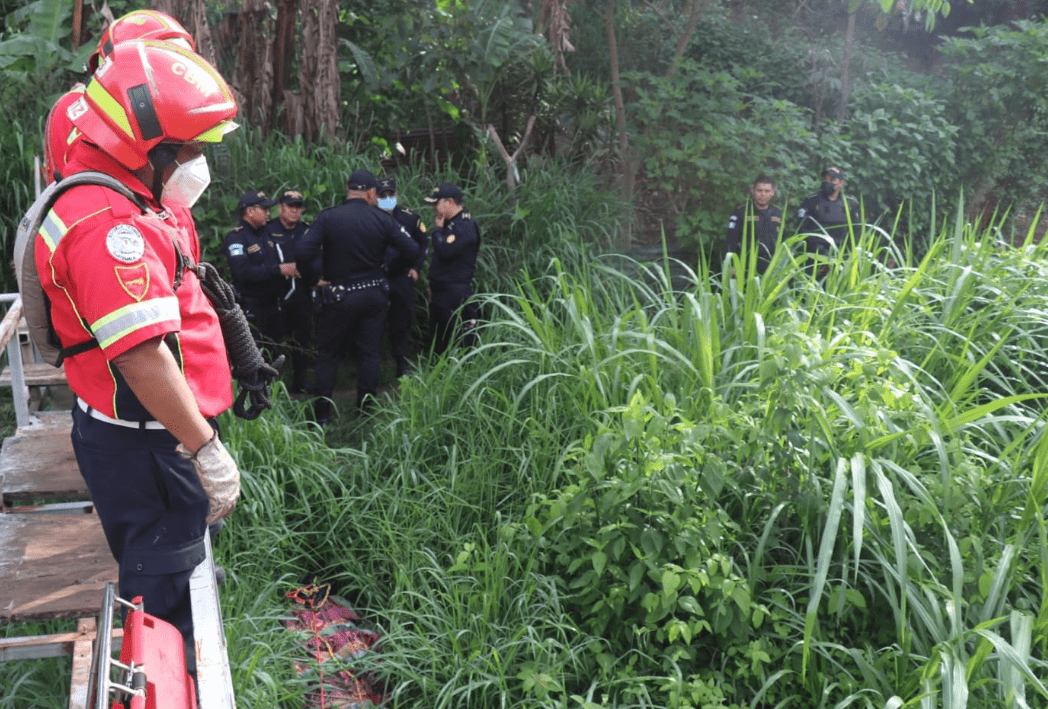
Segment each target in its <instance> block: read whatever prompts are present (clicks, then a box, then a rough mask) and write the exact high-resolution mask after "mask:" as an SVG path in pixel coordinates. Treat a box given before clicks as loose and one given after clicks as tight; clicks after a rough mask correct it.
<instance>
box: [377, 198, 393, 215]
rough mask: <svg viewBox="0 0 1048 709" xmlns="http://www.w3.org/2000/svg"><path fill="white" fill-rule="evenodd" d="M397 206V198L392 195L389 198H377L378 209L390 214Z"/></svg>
mask: <svg viewBox="0 0 1048 709" xmlns="http://www.w3.org/2000/svg"><path fill="white" fill-rule="evenodd" d="M396 206H397V196H396V195H392V196H390V197H379V198H378V208H379V209H384V210H386V211H387V212H392V211H393V208H394V207H396Z"/></svg>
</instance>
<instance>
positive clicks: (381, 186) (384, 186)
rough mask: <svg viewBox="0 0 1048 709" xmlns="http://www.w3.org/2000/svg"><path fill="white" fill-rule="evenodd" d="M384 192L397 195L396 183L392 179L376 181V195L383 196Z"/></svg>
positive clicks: (384, 178) (386, 178) (385, 178)
mask: <svg viewBox="0 0 1048 709" xmlns="http://www.w3.org/2000/svg"><path fill="white" fill-rule="evenodd" d="M386 192H392V193H393V194H396V193H397V181H396V180H394V179H393V178H392V177H383V178H382V179H381V180H379V181H378V193H379V194H385V193H386Z"/></svg>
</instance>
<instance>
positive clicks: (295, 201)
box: [280, 190, 305, 207]
mask: <svg viewBox="0 0 1048 709" xmlns="http://www.w3.org/2000/svg"><path fill="white" fill-rule="evenodd" d="M280 203H281V204H289V205H291V206H293V207H301V206H302V205H303V204H305V201H304V200H303V199H302V193H301V192H299V191H298V190H287V191H286V192H284V194H282V195H280Z"/></svg>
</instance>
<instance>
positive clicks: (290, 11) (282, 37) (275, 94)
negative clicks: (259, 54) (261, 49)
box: [266, 0, 298, 132]
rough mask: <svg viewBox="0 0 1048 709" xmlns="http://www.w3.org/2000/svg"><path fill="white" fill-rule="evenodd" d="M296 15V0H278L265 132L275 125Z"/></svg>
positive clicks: (293, 34)
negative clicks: (268, 112) (271, 83)
mask: <svg viewBox="0 0 1048 709" xmlns="http://www.w3.org/2000/svg"><path fill="white" fill-rule="evenodd" d="M297 16H298V0H280V5H279V6H278V7H277V26H276V31H275V32H274V33H273V89H272V91H271V92H270V106H271V107H272V110H271V111H270V115H269V124H268V125H267V126H266V128H267V132H268V130H271V129H272V128H274V127H275V123H276V115H277V107H278V106H279V105H280V103H281V101H283V99H284V82H285V81H286V80H287V78H288V65H289V64H290V61H289V60H290V57H291V56H292V50H293V45H294V40H295V18H296V17H297Z"/></svg>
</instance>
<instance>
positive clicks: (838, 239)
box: [797, 167, 860, 255]
mask: <svg viewBox="0 0 1048 709" xmlns="http://www.w3.org/2000/svg"><path fill="white" fill-rule="evenodd" d="M843 189H844V172H843V171H842V170H841V169H840V168H837V167H828V168H826V169H825V170H824V171H823V173H822V187H821V188H820V189H819V191H818V192H816V193H815V194H811V195H808V196H807V197H805V198H804V201H803V202H802V203H801V206H800V208H799V209H798V210H797V222H798V231H799V233H801V234H808V235H809V236H808V238H807V240H806V241H805V248H806V249H807V250H808V251H809V252H811V253H817V254H822V255H827V254H829V253H830V246H831V242H832V244H834V245H836V247H837V248H838V249H839V248H844V247H845V246H846V245H847V244H848V241H849V229H850V227H849V224H854V225H858V224H860V216H859V203H858V202H856V201H855V199H853V198H851V197H848V196H846V195H844V194H842V190H843Z"/></svg>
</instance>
